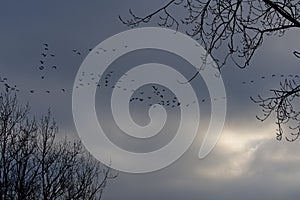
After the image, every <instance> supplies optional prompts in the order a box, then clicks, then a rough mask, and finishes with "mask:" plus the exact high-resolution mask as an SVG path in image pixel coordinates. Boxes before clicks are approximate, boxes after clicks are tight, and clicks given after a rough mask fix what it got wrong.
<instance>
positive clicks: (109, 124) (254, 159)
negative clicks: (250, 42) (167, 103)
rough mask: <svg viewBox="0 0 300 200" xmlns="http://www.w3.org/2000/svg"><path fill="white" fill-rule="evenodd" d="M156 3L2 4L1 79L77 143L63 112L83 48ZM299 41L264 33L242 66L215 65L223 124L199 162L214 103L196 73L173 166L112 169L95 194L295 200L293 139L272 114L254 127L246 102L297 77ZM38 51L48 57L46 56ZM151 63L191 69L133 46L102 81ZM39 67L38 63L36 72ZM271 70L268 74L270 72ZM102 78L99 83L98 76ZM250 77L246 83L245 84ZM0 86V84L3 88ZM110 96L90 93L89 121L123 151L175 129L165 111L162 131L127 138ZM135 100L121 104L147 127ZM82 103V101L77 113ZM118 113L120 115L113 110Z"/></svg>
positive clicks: (254, 109)
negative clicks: (92, 113)
mask: <svg viewBox="0 0 300 200" xmlns="http://www.w3.org/2000/svg"><path fill="white" fill-rule="evenodd" d="M160 5H162V1H146V0H140V1H136V0H124V1H116V0H97V1H96V0H90V1H84V2H83V1H79V0H72V1H71V0H66V1H58V0H54V1H51V2H50V1H33V0H28V1H14V0H12V1H3V0H2V1H1V6H0V30H1V31H0V77H1V78H2V79H3V78H6V79H7V82H8V83H9V84H11V85H16V86H17V88H18V89H19V90H20V91H19V92H18V97H19V100H20V102H22V103H26V102H29V103H30V105H31V113H33V114H35V115H36V116H41V115H43V114H45V113H46V112H47V110H48V108H50V109H51V111H52V114H53V116H54V118H55V119H56V121H57V123H58V126H59V130H60V134H66V135H68V136H69V137H71V138H75V139H78V138H79V134H78V132H77V129H76V128H75V123H74V118H73V114H72V90H73V87H75V88H76V86H78V87H80V85H78V84H80V80H79V79H80V77H79V78H78V76H80V75H82V74H80V73H79V74H77V72H78V70H79V68H80V66H81V64H82V63H83V61H84V60H85V58H86V56H87V55H88V54H89V53H90V51H89V49H94V48H95V47H96V46H97V45H98V44H99V43H101V42H102V41H104V40H106V39H107V38H109V37H111V36H113V35H115V34H118V33H120V32H122V31H126V30H129V28H128V27H127V26H124V25H123V24H122V23H121V22H120V21H119V19H118V16H119V15H121V16H123V17H125V18H126V17H129V14H128V9H130V8H131V9H132V10H134V11H135V12H136V13H137V14H144V13H148V12H150V11H153V10H154V9H155V8H158V7H159V6H160ZM156 22H157V21H155V20H154V22H151V23H149V24H147V26H156V27H157V23H156ZM43 43H47V44H48V50H45V45H43ZM299 47H300V40H299V30H298V31H297V30H291V31H289V32H286V34H285V35H284V36H283V37H270V38H265V40H264V45H263V46H262V47H261V48H260V49H259V50H258V51H257V53H256V54H255V56H254V58H253V60H252V61H251V63H250V66H249V67H248V68H246V69H243V70H242V69H239V68H237V67H235V66H233V65H231V64H228V65H227V66H225V67H224V68H223V70H222V74H221V75H222V79H223V81H224V86H225V89H226V103H227V112H226V121H225V124H224V128H223V131H222V135H221V136H220V139H219V140H218V143H217V144H216V146H215V148H214V149H213V151H212V152H211V153H210V154H209V155H208V156H207V157H205V158H204V159H198V152H199V148H200V146H201V144H202V141H203V139H204V133H205V131H206V130H207V127H208V122H209V119H210V106H211V102H212V101H213V100H211V102H210V101H209V94H208V90H207V88H206V87H205V83H204V81H203V79H202V78H201V77H197V78H196V80H194V81H193V83H192V85H193V87H194V89H195V91H196V96H197V98H198V100H199V101H197V102H193V99H192V100H191V102H186V103H185V104H183V105H182V106H185V107H188V106H187V105H189V106H192V105H193V104H195V103H199V107H200V110H201V111H200V112H201V120H200V122H199V123H200V125H199V127H200V128H199V130H198V132H197V136H196V138H195V140H194V142H193V143H192V145H191V147H190V148H189V149H188V150H187V151H186V152H185V153H184V154H183V155H182V156H181V157H180V158H179V159H178V160H177V161H176V162H174V163H173V164H171V165H170V166H168V167H166V168H163V169H160V170H158V171H154V172H150V173H145V174H131V173H124V172H119V176H118V178H117V179H115V180H113V181H111V182H109V183H108V185H107V188H106V190H105V192H104V196H103V199H105V200H112V199H123V200H127V199H128V200H129V199H131V200H132V199H145V200H150V199H174V200H177V199H191V200H193V199H203V200H209V199H218V198H221V199H228V200H229V199H231V200H232V199H291V200H292V199H299V195H300V193H299V186H298V185H299V180H300V170H299V169H300V168H299V166H300V156H299V155H300V154H299V153H300V149H299V144H298V141H296V142H294V143H288V142H286V141H281V142H279V141H277V140H276V139H275V137H276V135H275V130H276V126H275V124H274V119H272V118H271V119H268V120H267V121H265V122H263V123H261V122H259V121H258V120H256V117H255V116H256V115H257V114H258V115H259V114H260V110H259V108H258V106H257V105H255V104H254V103H253V102H251V100H250V98H249V97H250V96H257V95H258V94H262V95H268V94H270V93H269V92H268V90H269V89H271V88H276V87H278V85H279V81H280V80H283V79H282V78H281V77H280V75H281V74H283V75H284V76H285V77H288V75H290V74H292V75H296V74H300V71H299V68H298V67H299V59H298V60H297V59H296V58H295V57H294V56H293V55H292V52H293V51H294V50H299ZM73 50H74V51H73ZM92 52H93V51H92ZM42 53H47V57H46V59H45V58H44V56H43V55H42ZM51 54H53V55H54V56H51ZM79 54H80V55H79ZM41 61H43V62H45V63H44V64H42V63H41ZM153 62H157V63H162V64H165V65H169V66H173V67H174V68H176V69H178V70H179V71H180V72H182V73H183V74H185V75H186V76H191V75H192V74H193V71H189V70H187V68H188V67H189V66H188V64H187V63H185V61H184V60H182V59H180V58H178V57H177V56H176V55H173V54H169V53H166V52H162V51H158V50H141V51H135V52H131V53H129V54H128V55H126V56H124V57H122V58H120V59H119V60H118V61H116V62H114V63H113V64H112V66H110V70H112V71H114V75H112V76H113V78H111V79H110V81H111V82H113V81H115V82H117V81H118V80H121V79H122V78H123V80H124V79H125V78H126V77H125V78H124V76H123V75H124V74H122V73H124V72H125V71H126V70H128V69H131V67H132V66H136V65H139V64H144V63H153ZM41 66H44V67H45V68H44V69H42V70H41V69H40V67H41ZM53 66H55V67H53ZM183 66H184V67H183ZM106 72H107V73H108V71H106ZM106 72H105V73H106ZM105 73H103V74H105ZM272 74H275V75H276V77H273V78H272ZM76 75H78V76H77V77H76ZM147 77H148V74H141V75H140V79H141V80H143V79H146V78H147ZM262 77H265V78H262ZM84 78H86V79H87V80H84V82H85V84H88V83H91V84H92V82H93V83H95V82H96V80H97V74H90V73H87V74H85V77H83V78H82V79H84ZM102 78H103V79H101V80H102V82H103V84H105V80H106V79H105V77H103V76H102ZM169 79H170V80H172V77H166V81H168V80H169ZM252 80H253V81H254V83H251V81H252ZM89 81H90V82H89ZM243 82H246V83H245V84H243ZM74 84H75V86H74ZM76 84H77V85H76ZM100 84H101V82H100ZM124 84H125V83H122V82H120V83H119V86H120V88H119V89H120V90H122V89H123V90H124V89H126V87H125V85H124ZM0 86H1V88H2V90H4V87H3V85H0ZM152 86H153V85H144V86H142V87H141V88H139V89H138V90H137V91H135V92H134V93H133V96H132V97H135V98H141V92H143V91H144V92H145V93H147V92H152V88H153V87H152ZM87 87H88V86H87ZM83 88H86V87H83ZM116 89H118V88H116ZM160 89H163V88H160ZM165 90H166V93H167V94H166V95H167V96H168V97H169V98H170V97H173V95H174V94H173V93H172V92H171V91H169V90H168V88H165ZM124 91H125V90H124ZM111 93H112V89H105V88H104V89H103V90H102V91H99V92H97V94H96V100H97V103H98V104H97V105H96V108H97V116H98V119H100V121H101V120H102V122H101V123H102V125H103V127H104V129H105V130H106V131H108V132H109V133H110V135H108V137H109V138H110V139H111V140H112V141H113V142H114V143H116V144H118V145H119V146H120V147H122V148H124V149H126V150H130V151H134V152H148V151H151V150H154V149H156V148H160V147H162V146H163V145H164V144H165V143H167V142H169V141H170V137H171V136H172V134H173V132H174V129H176V127H178V123H176V120H178V118H176V116H177V114H180V109H178V108H177V107H176V109H167V110H166V112H167V114H168V117H170V118H169V119H168V120H167V123H166V124H167V125H166V126H165V127H164V129H163V132H165V133H166V134H164V135H162V137H156V136H155V137H152V138H151V140H149V141H147V142H145V143H143V142H142V143H139V140H131V141H130V140H129V139H128V138H127V136H122V132H121V131H120V130H119V128H118V127H117V126H116V125H114V124H113V122H114V121H113V120H112V117H113V116H112V114H111V113H109V110H108V108H109V106H107V105H109V103H110V102H109V98H110V97H111ZM134 95H135V96H134ZM143 95H144V94H143ZM145 95H146V94H145ZM147 95H148V94H147ZM148 96H149V95H148ZM151 97H152V98H153V99H152V100H151V101H152V102H150V100H149V101H147V103H148V104H149V103H151V104H152V103H155V102H156V100H157V99H155V97H153V96H151ZM203 99H205V101H204V102H203V101H202V100H203ZM137 101H138V102H137V103H135V102H133V103H132V104H130V110H131V111H132V113H131V114H132V118H133V120H134V121H135V122H136V123H138V124H141V125H145V124H147V123H149V118H148V117H147V115H146V114H145V113H146V112H147V111H148V110H147V109H149V107H147V106H145V104H142V103H140V102H139V99H137ZM143 103H145V101H143ZM158 107H159V106H158ZM84 108H85V103H84V102H83V105H82V108H81V109H84ZM79 111H83V110H80V109H79ZM119 114H120V116H122V115H121V114H122V113H119ZM187 120H192V119H187ZM85 122H86V124H88V123H89V122H90V119H89V118H86V119H85ZM90 129H91V131H92V130H93V129H94V127H93V126H90ZM139 164H140V163H137V166H139Z"/></svg>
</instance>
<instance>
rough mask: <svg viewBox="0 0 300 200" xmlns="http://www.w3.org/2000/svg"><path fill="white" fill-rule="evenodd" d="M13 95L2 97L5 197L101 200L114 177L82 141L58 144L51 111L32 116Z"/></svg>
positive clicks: (0, 183)
mask: <svg viewBox="0 0 300 200" xmlns="http://www.w3.org/2000/svg"><path fill="white" fill-rule="evenodd" d="M29 111H30V108H29V106H28V105H26V106H22V105H19V103H18V101H17V97H16V95H15V94H12V93H11V92H6V93H2V94H0V199H1V200H2V199H3V200H6V199H20V200H21V199H22V200H24V199H25V200H26V199H45V200H46V199H47V200H54V199H55V200H57V199H101V196H102V193H103V189H104V188H105V186H106V183H107V181H108V180H110V179H114V178H116V175H115V174H113V173H112V172H111V170H110V168H109V167H104V166H102V165H100V163H98V162H97V161H96V160H95V159H94V158H92V156H91V155H89V154H88V153H87V152H85V151H84V149H83V147H82V145H81V143H80V142H78V141H71V140H69V139H68V138H64V139H63V140H58V139H57V138H56V135H57V133H58V127H57V125H56V123H55V121H54V120H53V119H52V118H51V114H50V112H48V114H47V115H46V116H44V117H42V119H41V120H39V121H37V120H35V119H34V118H32V119H31V118H30V116H29V114H30V112H29Z"/></svg>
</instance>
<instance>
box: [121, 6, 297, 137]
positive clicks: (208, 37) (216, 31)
mask: <svg viewBox="0 0 300 200" xmlns="http://www.w3.org/2000/svg"><path fill="white" fill-rule="evenodd" d="M174 10H175V12H174ZM176 10H177V11H178V10H179V11H180V13H184V16H183V17H182V16H180V15H179V14H178V13H179V12H178V13H177V12H176ZM129 13H130V17H129V18H128V19H124V18H122V17H119V18H120V20H121V21H122V23H123V24H125V25H127V26H129V27H136V26H139V25H140V24H143V23H148V22H149V21H150V20H151V19H153V18H155V17H156V16H158V17H159V19H158V21H159V22H158V24H159V26H163V27H169V28H174V29H176V30H179V29H180V28H181V27H183V29H184V30H185V31H186V33H187V34H188V35H189V36H191V37H193V38H195V39H197V40H198V41H199V42H200V44H201V45H203V47H204V48H205V49H206V50H207V52H208V54H210V55H211V56H212V57H213V58H214V60H215V61H216V63H217V65H218V68H219V70H221V68H222V67H224V66H225V65H226V63H227V62H228V61H229V60H231V61H232V62H233V63H234V64H235V65H236V66H238V67H239V68H245V67H247V66H248V65H249V64H250V61H251V59H252V58H253V56H254V54H255V52H256V51H257V50H258V49H259V47H260V46H261V45H262V44H263V41H264V38H265V37H267V36H271V35H278V36H282V35H283V34H284V33H285V32H286V31H288V30H291V29H299V28H300V1H299V0H274V1H272V0H233V1H230V0H170V1H168V2H167V3H166V4H165V5H162V6H161V7H160V8H158V9H157V10H155V11H153V12H150V13H149V14H146V15H145V16H137V15H136V14H134V12H133V11H132V10H129ZM218 51H219V52H222V54H221V53H218ZM224 52H227V53H225V54H224ZM293 54H294V55H295V57H296V58H300V52H299V51H297V50H295V51H294V52H293ZM221 55H224V56H223V57H222V56H221ZM198 73H199V72H198ZM196 75H197V74H196ZM196 75H195V76H196ZM195 76H194V77H195ZM194 77H193V78H194ZM193 78H192V79H193ZM280 85H281V87H280V88H279V89H275V90H271V92H272V95H271V96H270V97H266V98H263V97H261V96H259V97H258V99H253V98H252V100H253V101H254V102H255V103H258V104H259V106H261V108H262V111H263V115H264V117H261V118H259V119H260V120H262V121H264V120H266V119H267V118H268V117H269V116H273V115H272V113H275V118H276V124H277V125H278V130H277V139H278V140H281V139H282V138H283V137H282V136H283V134H284V131H283V127H287V129H288V130H287V131H288V133H289V135H290V136H291V138H290V137H289V136H286V137H285V138H286V139H287V140H288V141H295V140H296V139H297V138H298V137H299V135H300V118H299V115H300V113H299V109H297V108H296V107H295V105H294V104H295V100H296V99H297V98H298V97H299V89H300V85H299V84H297V83H296V81H295V80H293V79H290V80H286V81H284V82H282V83H281V84H280ZM290 122H292V124H293V125H287V124H288V123H290ZM286 125H287V126H286Z"/></svg>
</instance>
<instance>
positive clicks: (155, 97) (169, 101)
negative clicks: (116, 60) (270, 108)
mask: <svg viewBox="0 0 300 200" xmlns="http://www.w3.org/2000/svg"><path fill="white" fill-rule="evenodd" d="M41 45H42V51H41V53H40V56H41V58H40V60H39V66H38V71H39V72H40V78H41V79H42V80H45V79H46V78H47V73H46V72H47V71H49V70H50V71H55V70H57V69H58V66H57V65H55V64H51V63H53V62H52V61H53V60H54V58H55V57H56V55H55V54H54V53H52V52H51V50H50V46H49V44H48V43H42V44H41ZM127 47H128V46H123V48H127ZM88 51H92V49H88ZM108 51H109V50H108V49H103V48H98V49H97V50H96V51H95V53H96V54H100V53H101V52H102V53H105V52H108ZM112 51H116V49H112ZM72 53H73V54H74V56H82V55H83V53H82V52H81V51H79V50H77V49H73V50H72ZM125 75H126V74H125ZM113 76H114V71H109V72H107V73H106V74H94V73H86V72H82V74H81V77H80V78H79V80H78V81H77V83H78V85H76V88H82V87H85V86H89V85H93V84H95V85H96V86H97V87H98V88H99V87H100V86H103V87H106V88H112V89H114V88H116V89H122V90H124V91H127V90H130V89H128V88H126V87H122V81H121V80H119V81H117V82H116V81H115V82H114V81H111V80H110V79H111V78H113ZM276 77H277V78H291V79H297V78H299V75H297V74H289V75H284V74H281V75H277V74H272V75H271V76H261V77H259V78H260V79H264V80H265V79H268V78H276ZM103 78H104V79H103ZM87 79H89V80H88V81H87ZM99 80H101V82H100V81H99ZM255 80H258V79H257V78H256V79H255ZM131 81H135V80H131ZM110 82H114V83H113V84H110ZM254 83H255V81H254V79H252V80H250V81H243V82H241V84H242V85H246V84H254ZM0 84H2V85H3V86H4V89H5V90H6V91H9V90H12V91H16V92H19V91H20V89H19V88H18V87H17V85H13V84H9V81H8V78H7V77H3V76H2V77H1V74H0ZM60 91H61V92H63V93H65V92H67V90H66V89H65V88H60ZM28 92H29V93H31V94H34V93H36V90H34V89H30V90H29V91H28ZM44 92H45V93H46V94H49V93H51V91H50V90H45V91H44ZM131 92H134V91H131ZM149 92H150V93H149ZM137 94H138V95H139V96H137V95H135V96H133V97H132V98H131V99H130V102H139V103H146V105H148V106H152V105H154V104H160V105H162V106H169V107H171V108H174V107H178V106H181V105H182V106H186V107H189V106H190V105H191V104H195V103H196V101H193V102H190V103H182V102H179V101H178V99H177V97H176V96H170V92H168V91H167V89H166V88H164V87H161V86H159V85H152V86H151V87H149V88H148V89H147V91H146V90H145V91H138V92H137ZM222 98H223V99H224V98H225V97H222ZM213 100H214V101H216V100H218V99H217V98H215V99H213ZM200 101H201V102H202V103H203V102H205V98H203V99H201V100H200Z"/></svg>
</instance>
